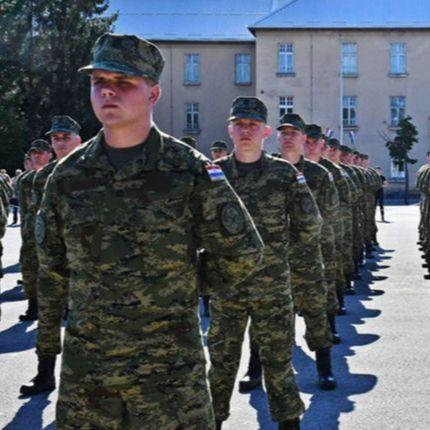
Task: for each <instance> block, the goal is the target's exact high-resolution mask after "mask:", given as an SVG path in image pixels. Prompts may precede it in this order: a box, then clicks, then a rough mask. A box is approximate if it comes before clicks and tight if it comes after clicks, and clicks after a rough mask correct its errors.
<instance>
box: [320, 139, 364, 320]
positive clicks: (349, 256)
mask: <svg viewBox="0 0 430 430" xmlns="http://www.w3.org/2000/svg"><path fill="white" fill-rule="evenodd" d="M339 147H340V143H339V141H338V140H337V139H328V140H326V146H325V148H324V158H323V159H322V160H321V164H322V165H323V166H324V167H325V168H327V169H328V170H329V171H330V172H331V173H332V175H333V178H334V180H335V185H336V188H337V190H338V194H339V203H340V216H341V219H342V243H341V245H340V246H337V251H340V252H341V256H340V258H341V263H340V264H339V267H341V269H342V273H341V275H340V278H339V279H338V280H337V282H336V292H337V297H338V301H339V311H338V314H339V315H344V314H345V313H346V308H345V302H344V293H345V289H346V287H347V285H349V282H348V280H349V279H351V278H352V276H353V274H354V270H355V267H354V259H353V252H352V251H353V249H352V241H353V222H352V220H353V218H352V191H351V190H355V189H356V188H355V185H354V183H353V182H352V181H351V179H350V178H349V176H348V174H347V173H346V172H345V170H343V169H342V168H341V167H340V150H339ZM354 195H355V194H354Z"/></svg>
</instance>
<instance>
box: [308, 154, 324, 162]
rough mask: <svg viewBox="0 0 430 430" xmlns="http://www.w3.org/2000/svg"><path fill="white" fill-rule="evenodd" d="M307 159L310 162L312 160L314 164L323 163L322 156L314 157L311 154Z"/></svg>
mask: <svg viewBox="0 0 430 430" xmlns="http://www.w3.org/2000/svg"><path fill="white" fill-rule="evenodd" d="M306 158H307V159H308V160H311V161H313V162H315V163H319V162H320V161H321V158H322V157H321V156H320V155H312V154H309V157H308V156H306Z"/></svg>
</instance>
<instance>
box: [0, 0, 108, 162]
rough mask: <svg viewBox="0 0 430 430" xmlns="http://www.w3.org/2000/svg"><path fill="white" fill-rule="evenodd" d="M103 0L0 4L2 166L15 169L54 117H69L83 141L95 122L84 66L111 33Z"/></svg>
mask: <svg viewBox="0 0 430 430" xmlns="http://www.w3.org/2000/svg"><path fill="white" fill-rule="evenodd" d="M108 6H109V2H108V1H107V0H74V1H70V0H1V2H0V70H2V79H1V80H0V100H1V104H0V164H1V166H0V167H5V168H7V169H8V170H12V169H14V168H16V167H19V166H20V165H21V162H22V156H23V152H24V151H25V150H26V149H27V148H28V146H29V144H30V142H31V141H32V140H34V139H37V138H41V137H43V136H44V133H45V132H46V131H47V130H48V128H49V126H50V120H51V117H52V116H54V115H70V116H72V117H73V118H75V119H76V120H77V121H78V122H79V123H80V124H81V125H82V136H83V138H84V139H86V138H89V137H91V136H92V135H94V134H95V133H96V132H97V130H98V128H99V124H98V122H97V120H96V119H95V117H94V116H93V113H92V109H91V106H90V102H89V86H88V78H87V77H86V76H85V75H83V74H81V73H78V72H77V70H78V68H79V67H81V66H83V65H85V64H87V63H88V62H89V61H90V57H91V48H92V46H93V44H94V41H95V40H96V39H97V37H99V36H100V35H101V34H103V33H105V32H106V31H111V30H112V26H113V23H114V21H115V20H116V15H112V16H107V15H106V11H107V9H108Z"/></svg>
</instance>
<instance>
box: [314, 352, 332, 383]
mask: <svg viewBox="0 0 430 430" xmlns="http://www.w3.org/2000/svg"><path fill="white" fill-rule="evenodd" d="M315 358H316V364H317V370H318V377H319V380H318V382H319V386H320V388H321V390H334V389H335V388H336V380H335V379H334V376H333V373H332V371H331V351H330V348H320V349H317V350H316V351H315Z"/></svg>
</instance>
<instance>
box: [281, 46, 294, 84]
mask: <svg viewBox="0 0 430 430" xmlns="http://www.w3.org/2000/svg"><path fill="white" fill-rule="evenodd" d="M283 47H285V52H281V48H283ZM289 47H290V48H291V50H287V49H288V48H289ZM283 57H285V61H282V60H281V58H283ZM288 58H290V59H291V61H290V63H291V64H290V67H289V65H288ZM283 62H284V63H285V69H282V68H281V66H282V63H283ZM278 74H279V75H281V76H282V75H283V76H285V75H294V74H295V49H294V43H291V42H287V43H278Z"/></svg>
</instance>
